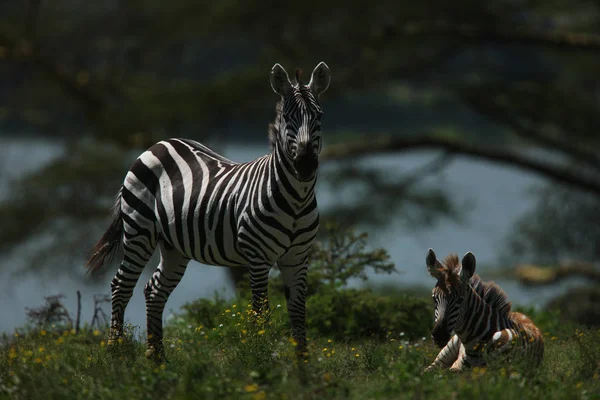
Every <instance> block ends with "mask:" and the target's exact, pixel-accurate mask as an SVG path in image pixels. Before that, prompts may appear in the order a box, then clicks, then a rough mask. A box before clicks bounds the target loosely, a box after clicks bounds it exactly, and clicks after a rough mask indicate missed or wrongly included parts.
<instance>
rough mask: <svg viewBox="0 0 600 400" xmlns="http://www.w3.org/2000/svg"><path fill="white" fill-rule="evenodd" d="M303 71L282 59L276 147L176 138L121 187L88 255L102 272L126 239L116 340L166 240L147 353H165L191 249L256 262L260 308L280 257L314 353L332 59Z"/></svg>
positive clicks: (295, 317) (149, 302)
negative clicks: (319, 192) (321, 167)
mask: <svg viewBox="0 0 600 400" xmlns="http://www.w3.org/2000/svg"><path fill="white" fill-rule="evenodd" d="M301 78H302V77H301V71H300V70H297V71H296V82H295V83H294V84H292V82H290V79H289V77H288V74H287V72H286V71H285V69H284V68H283V67H282V66H281V65H279V64H275V65H274V66H273V69H272V70H271V86H272V88H273V90H274V91H275V92H276V93H277V94H279V95H280V96H281V98H280V100H279V102H278V103H277V106H276V118H275V121H274V123H272V124H270V125H269V141H270V145H271V153H270V154H268V155H266V156H263V157H260V158H258V159H256V160H254V161H250V162H246V163H236V162H233V161H230V160H228V159H226V158H224V157H222V156H221V155H219V154H217V153H215V152H214V151H212V150H211V149H209V148H207V147H206V146H204V145H202V144H200V143H197V142H194V141H192V140H187V139H169V140H165V141H161V142H158V143H156V144H155V145H153V146H152V147H150V148H149V149H148V150H147V151H146V152H144V153H143V154H142V155H141V156H139V158H138V159H137V160H136V161H135V163H134V164H133V166H132V167H131V169H130V170H129V172H128V173H127V176H126V177H125V182H124V183H123V185H122V187H121V190H120V191H119V194H118V196H117V200H116V204H115V206H114V211H113V214H114V218H113V220H112V223H111V225H110V226H109V228H108V230H107V231H106V232H105V233H104V236H102V238H101V239H100V241H99V242H98V243H97V244H96V245H95V247H94V249H93V251H92V254H91V256H90V259H89V260H88V262H87V267H88V269H89V270H90V271H91V272H96V271H98V270H99V269H101V268H102V266H103V265H105V264H107V263H108V262H109V261H110V259H111V257H112V256H113V255H114V253H115V252H116V251H117V250H118V249H119V248H120V247H121V246H122V248H123V252H124V257H123V261H122V262H121V265H120V268H119V270H118V272H117V274H116V275H115V277H114V278H113V280H112V282H111V289H112V317H111V326H110V335H109V344H113V343H114V342H115V340H116V339H118V338H119V337H121V336H122V335H123V321H124V316H125V308H126V307H127V304H128V302H129V299H130V298H131V295H132V292H133V288H134V286H135V284H136V282H137V280H138V278H139V276H140V273H141V272H142V269H143V268H144V267H145V265H146V263H147V262H148V260H149V259H150V257H151V255H152V253H153V252H154V250H155V249H156V247H157V246H158V247H159V248H160V263H159V265H158V268H157V269H156V272H154V274H153V275H152V278H151V279H150V281H149V282H148V283H147V284H146V286H145V289H144V294H145V297H146V317H147V324H148V326H147V330H148V342H147V351H146V355H147V356H148V357H151V358H155V359H158V360H160V359H162V358H163V357H164V347H163V343H162V335H163V327H162V315H163V310H164V307H165V303H166V302H167V299H168V298H169V295H170V294H171V292H172V291H173V290H174V289H175V287H176V286H177V284H178V283H179V281H180V280H181V278H182V277H183V275H184V273H185V270H186V267H187V264H188V262H189V261H190V260H192V259H193V260H197V261H199V262H201V263H204V264H209V265H218V266H228V267H243V266H249V270H250V285H251V288H252V305H253V309H254V311H256V312H257V313H260V312H263V311H265V310H266V309H267V308H268V297H267V283H268V275H269V271H270V269H271V267H272V266H273V264H275V263H277V265H278V267H279V269H280V271H281V275H282V278H283V282H284V289H285V296H286V300H287V307H288V313H289V317H290V321H291V325H292V334H293V338H294V339H295V340H296V342H297V347H296V350H297V353H298V354H299V355H302V354H305V352H306V312H305V309H306V300H305V293H306V273H307V257H308V253H309V250H310V248H311V245H312V243H313V240H314V238H315V236H316V234H317V230H318V228H319V212H318V209H317V200H316V197H315V193H314V187H315V183H316V179H317V167H318V154H319V152H320V150H321V118H322V116H323V110H322V108H321V105H320V103H319V99H318V98H319V96H320V95H321V94H322V93H323V92H325V90H327V88H328V87H329V83H330V79H331V78H330V71H329V68H328V67H327V65H326V64H325V63H323V62H321V63H320V64H319V65H317V66H316V68H315V69H314V70H313V72H312V75H311V79H310V83H309V84H308V85H304V84H303V83H302V81H301Z"/></svg>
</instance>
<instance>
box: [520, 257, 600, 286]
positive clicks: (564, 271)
mask: <svg viewBox="0 0 600 400" xmlns="http://www.w3.org/2000/svg"><path fill="white" fill-rule="evenodd" d="M515 276H516V277H517V279H518V280H519V282H521V283H522V284H524V285H528V286H542V285H550V284H553V283H556V282H559V281H561V280H563V279H566V278H570V277H574V276H582V277H584V278H587V279H589V280H590V281H593V282H600V270H599V269H598V268H595V267H594V265H593V264H591V263H587V262H582V261H572V262H564V263H561V264H559V265H557V266H552V267H540V266H537V265H530V264H521V265H517V267H516V268H515Z"/></svg>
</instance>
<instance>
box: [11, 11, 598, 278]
mask: <svg viewBox="0 0 600 400" xmlns="http://www.w3.org/2000/svg"><path fill="white" fill-rule="evenodd" d="M0 3H1V4H0V87H1V88H2V90H0V126H1V127H2V131H3V132H9V131H10V132H17V133H18V134H21V133H22V132H30V131H33V132H36V133H37V134H39V135H41V136H44V137H46V138H51V139H54V140H60V141H64V142H65V143H66V144H67V147H69V146H72V145H73V144H74V143H77V142H78V141H80V140H81V139H82V137H84V138H85V137H89V136H92V137H93V138H94V140H95V143H101V144H103V145H104V144H106V143H111V144H117V145H118V146H121V147H123V148H126V149H136V151H137V150H140V149H143V148H146V147H147V146H148V145H150V144H152V143H154V142H155V141H157V140H158V139H163V138H165V137H169V136H186V137H190V138H194V139H198V140H203V141H206V140H211V139H212V141H213V142H212V143H210V144H215V142H216V141H217V140H218V141H219V143H223V142H227V143H231V142H233V141H238V142H239V143H243V144H245V143H247V142H248V141H254V139H250V138H256V140H259V138H261V137H262V138H264V139H265V149H266V138H265V136H266V134H265V133H262V134H261V133H259V132H261V131H263V132H264V127H265V125H266V121H268V119H269V118H272V114H273V105H274V101H275V98H274V97H273V93H272V92H271V91H270V89H269V88H268V83H267V82H268V81H267V76H268V70H269V68H270V67H271V66H272V65H273V63H274V62H280V63H282V64H284V65H286V67H288V68H293V67H294V66H296V65H298V66H301V67H304V68H309V67H310V66H313V65H315V62H317V61H320V60H325V61H327V63H328V64H329V65H330V67H331V68H332V71H333V74H334V75H333V76H334V81H333V84H332V85H331V88H330V89H329V91H328V92H327V95H326V96H325V98H324V99H323V100H324V103H328V104H324V108H325V109H326V110H327V111H326V119H327V121H325V122H324V124H325V125H324V127H325V129H326V130H327V131H328V134H329V133H332V134H335V133H336V132H335V131H336V130H337V131H338V133H339V132H343V134H340V135H337V141H338V142H341V144H346V143H345V142H347V141H348V140H349V139H351V138H361V139H359V140H352V143H351V144H354V146H355V147H358V148H359V149H362V150H364V149H363V147H364V145H365V144H368V143H371V142H372V141H374V139H376V137H375V136H377V137H395V138H397V137H410V138H415V137H417V138H421V137H426V138H428V139H431V143H429V144H427V145H426V146H424V147H419V146H404V147H403V146H396V147H395V148H392V147H391V146H385V147H384V148H383V149H381V150H380V151H378V153H381V152H386V153H390V152H402V151H407V150H420V149H424V148H425V149H440V148H444V146H442V145H443V144H444V143H441V142H439V141H436V140H438V139H440V138H445V139H447V138H448V136H450V135H449V134H448V132H450V133H451V136H452V140H453V143H454V142H455V143H456V146H453V147H452V149H453V150H452V151H454V152H456V153H461V154H468V155H471V156H479V157H483V158H484V159H488V160H490V159H491V160H493V161H500V162H503V163H506V164H509V165H516V166H520V167H526V168H529V170H533V171H536V172H538V173H541V174H543V175H545V176H549V177H553V178H558V177H564V178H563V179H562V181H563V182H570V183H572V184H575V185H579V187H588V188H589V187H592V188H595V191H596V194H598V192H599V191H600V186H598V183H597V180H596V179H594V176H596V175H598V168H599V166H600V162H599V161H598V157H597V155H596V154H595V153H594V151H593V149H595V148H597V145H598V140H599V137H598V135H596V134H595V133H596V132H597V131H598V129H597V127H598V124H599V121H600V120H599V117H598V113H597V112H596V110H597V109H598V96H597V95H596V92H597V87H595V86H594V85H593V84H590V82H592V83H593V82H595V81H596V75H597V53H596V52H597V49H598V45H597V42H598V40H597V39H598V36H597V35H598V34H599V33H600V31H599V30H598V29H599V28H598V27H600V23H599V21H600V12H599V10H600V8H599V5H598V2H578V3H573V2H567V1H566V0H559V1H553V2H550V3H549V2H541V1H538V0H525V1H518V2H514V1H500V2H495V3H494V4H491V5H488V4H487V3H483V2H480V1H475V0H461V1H459V2H458V3H456V6H454V7H448V5H447V2H445V1H443V0H432V1H428V2H413V3H410V4H407V3H406V2H378V3H373V2H370V1H365V0H359V1H354V2H351V3H348V4H346V3H341V2H333V3H328V4H322V2H315V3H313V2H311V1H309V2H307V3H305V4H304V7H303V8H302V9H296V10H295V11H294V12H293V13H290V12H289V10H288V6H287V5H286V4H284V3H273V4H270V3H269V4H266V3H264V2H258V1H239V0H227V1H225V2H198V1H190V0H173V1H170V2H168V3H165V2H160V1H157V0H149V1H144V2H142V1H139V0H135V1H116V2H109V3H106V2H99V3H94V4H91V3H89V2H88V3H86V2H83V1H71V0H54V1H51V2H48V1H46V2H42V1H37V0H32V1H21V0H5V1H3V2H0ZM315 10H319V12H315ZM432 10H434V11H432ZM107 21H110V23H107ZM539 27H543V29H539ZM595 43H596V44H595ZM329 137H330V138H332V139H333V138H334V137H335V136H334V135H331V136H329ZM332 143H333V140H332V141H326V143H325V146H324V154H323V155H324V156H325V155H326V154H325V153H326V152H327V151H328V147H329V146H330V145H331V144H332ZM490 143H493V144H494V147H495V148H500V150H498V151H495V152H492V153H490V152H489V150H488V151H487V152H486V151H484V150H486V146H487V145H489V144H490ZM515 144H517V145H519V146H522V147H525V148H526V150H528V149H530V148H531V147H536V148H542V149H544V150H546V151H547V153H548V154H549V155H550V156H549V157H543V160H542V161H543V162H542V163H541V167H540V168H533V167H532V163H534V164H535V165H538V166H539V164H540V163H539V162H538V163H535V162H536V161H539V160H537V159H536V157H534V154H533V152H529V151H512V150H514V145H515ZM97 150H98V153H103V152H106V151H107V150H106V148H105V147H104V146H98V149H97ZM446 150H448V148H447V147H446ZM109 153H110V151H109ZM339 153H340V152H338V154H339ZM330 154H331V153H330ZM371 154H372V153H371ZM363 155H364V154H363ZM360 156H361V154H360V152H358V153H356V154H353V155H352V157H346V159H350V161H352V163H349V165H336V168H339V169H340V171H341V172H340V173H336V171H333V173H331V176H332V178H333V180H335V183H336V184H337V185H339V186H337V187H335V185H334V190H337V188H339V187H340V186H344V185H346V186H347V185H348V184H351V185H356V186H358V187H359V189H360V190H359V196H356V197H352V196H347V198H350V199H353V200H354V199H357V200H358V201H357V202H354V203H353V202H350V203H351V204H346V203H345V202H343V201H340V202H339V203H340V207H339V208H338V209H337V210H336V209H332V210H328V211H329V212H330V215H331V216H332V217H333V218H336V219H338V220H339V219H344V220H349V221H352V222H359V221H360V222H362V221H365V219H367V221H368V222H371V223H373V224H377V225H379V224H385V223H389V222H390V220H391V218H389V216H390V215H391V212H392V211H394V210H395V211H398V212H396V216H400V217H402V222H403V223H405V224H407V225H409V226H411V229H412V228H414V226H427V227H430V226H432V225H433V224H434V223H435V222H436V221H437V220H438V219H439V218H445V217H448V216H450V217H456V215H457V214H458V210H457V208H456V207H455V206H454V204H453V198H452V197H451V196H449V193H447V191H446V190H442V189H441V188H444V185H435V187H431V186H426V187H421V185H420V182H421V180H423V179H424V176H422V175H421V176H419V179H418V180H417V182H416V183H417V184H413V183H415V182H412V183H411V184H410V185H406V177H405V176H397V177H393V176H390V174H389V168H386V167H385V166H383V167H381V166H379V165H378V168H377V170H374V171H368V170H365V171H364V172H361V173H355V168H354V167H353V165H356V163H355V162H356V158H358V157H360ZM78 157H79V152H78V151H69V152H67V154H65V156H64V160H61V165H62V166H68V167H69V168H70V169H71V172H72V173H65V169H64V168H54V167H53V168H48V169H47V170H41V171H39V172H40V173H39V174H38V176H37V177H35V176H28V177H25V178H23V180H22V181H21V184H18V185H15V186H14V187H11V190H10V191H11V192H15V193H16V192H22V196H17V199H16V200H15V199H11V200H10V201H7V202H5V203H3V204H0V219H1V220H3V230H2V232H4V233H6V234H0V236H1V239H2V240H1V241H0V246H2V249H3V250H5V249H7V248H9V249H10V248H12V247H15V246H18V245H21V244H23V242H25V241H27V240H28V239H31V238H34V239H37V237H36V236H35V235H36V234H38V233H39V232H48V231H49V232H52V233H54V229H56V226H55V225H56V221H57V220H60V221H61V222H62V221H65V220H66V221H67V222H68V223H69V224H68V225H69V226H68V230H69V231H71V232H75V231H77V234H75V235H74V239H73V240H69V241H67V244H66V245H62V246H60V247H59V246H58V244H54V245H53V246H52V248H53V250H54V252H55V253H59V251H61V250H63V249H64V248H65V247H67V248H68V247H70V246H72V247H74V248H85V247H88V246H89V245H90V244H91V243H93V241H94V239H93V238H92V237H89V235H86V233H87V232H90V231H93V230H92V229H90V226H83V223H82V221H93V223H94V224H96V225H98V226H100V225H101V224H100V219H101V218H100V217H99V216H100V215H104V214H103V213H105V212H106V214H107V207H106V206H98V204H97V202H96V200H97V198H109V197H112V196H114V193H115V192H116V190H117V189H118V182H117V180H118V179H122V177H123V175H124V171H123V170H122V169H121V168H120V167H116V166H119V164H120V161H116V162H115V161H108V160H105V161H102V157H101V156H100V157H98V158H96V157H86V158H85V159H84V161H85V162H83V163H71V162H70V159H71V158H75V159H77V158H78ZM323 158H324V160H326V158H325V157H323ZM563 159H567V160H569V161H572V162H573V164H575V165H576V167H577V168H576V169H575V170H573V171H569V170H567V168H564V165H563V164H565V163H563ZM129 160H130V161H131V160H132V158H130V159H129ZM113 167H114V168H113ZM380 167H381V168H380ZM583 169H585V170H589V171H590V173H589V174H583V173H582V174H580V171H581V170H583ZM79 170H81V171H83V172H84V173H83V175H84V178H85V179H84V180H83V185H82V180H81V179H80V178H81V177H80V176H78V174H77V173H75V172H76V171H79ZM114 170H117V171H118V177H119V178H118V179H115V178H114V174H113V172H115V171H114ZM566 172H570V173H566ZM57 177H58V178H62V179H57ZM586 177H587V178H586ZM384 178H385V179H384ZM584 178H586V179H584ZM408 180H409V181H411V179H410V177H409V179H408ZM412 181H414V180H412ZM40 182H42V184H41V185H40V189H41V190H36V185H37V184H38V183H40ZM43 182H48V183H50V184H51V185H53V186H56V187H57V188H60V190H56V191H54V190H52V189H49V188H48V186H47V185H44V184H43ZM432 186H433V185H432ZM79 189H81V190H79ZM57 192H58V193H57ZM90 193H92V194H93V196H94V198H93V199H92V201H89V200H90V198H89V194H90ZM96 197H97V198H96ZM596 197H597V196H596ZM20 199H26V200H27V201H19V200H20ZM40 199H41V200H40ZM48 203H50V204H48ZM373 209H375V212H371V210H373ZM365 211H368V212H365ZM395 222H396V221H395ZM590 226H593V225H590ZM66 231H67V229H65V230H64V231H63V232H62V233H64V232H66ZM54 236H57V235H54ZM76 239H78V240H76ZM45 250H47V249H45ZM47 254H48V251H45V254H44V256H45V255H47ZM78 255H80V254H78ZM42 257H43V256H42ZM55 258H56V257H55ZM64 261H65V260H64V259H60V260H56V261H55V262H54V264H55V265H61V267H62V266H63V265H64V264H65V262H64ZM30 264H37V263H30ZM48 264H49V262H45V263H44V265H48ZM55 270H57V271H61V272H62V271H65V270H66V269H65V268H60V269H58V268H56V269H55Z"/></svg>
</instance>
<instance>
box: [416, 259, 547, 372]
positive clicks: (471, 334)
mask: <svg viewBox="0 0 600 400" xmlns="http://www.w3.org/2000/svg"><path fill="white" fill-rule="evenodd" d="M426 264H427V270H428V271H429V274H431V276H432V277H434V278H436V279H437V283H436V285H435V287H434V288H433V295H432V297H433V300H434V302H435V326H434V328H433V331H432V338H433V340H434V342H435V343H436V344H437V345H438V346H439V347H443V348H442V350H441V351H440V352H439V354H438V356H437V357H436V359H435V361H434V362H433V363H432V364H431V365H430V366H429V367H427V369H426V370H431V369H433V368H435V367H442V368H449V367H450V370H451V371H461V370H463V369H464V368H466V367H475V366H483V365H485V364H486V358H487V357H488V356H491V359H492V360H493V359H495V358H496V359H498V358H500V355H505V356H508V358H513V359H521V360H524V361H526V362H528V363H529V366H531V367H536V366H537V365H539V363H540V362H541V361H542V358H543V355H544V339H543V337H542V333H541V332H540V330H539V329H538V328H537V327H536V326H535V325H534V323H533V322H532V321H531V320H530V319H529V318H528V317H527V316H525V315H524V314H521V313H518V312H511V303H510V302H509V301H508V299H507V296H506V293H504V291H503V290H502V289H501V288H500V287H499V286H498V285H496V284H495V283H494V282H483V281H482V280H481V279H480V278H479V276H478V275H477V274H475V256H474V255H473V253H471V252H468V253H467V254H465V256H464V257H463V259H462V262H459V261H458V256H457V255H456V254H452V255H449V256H448V257H446V258H445V260H444V262H440V261H438V259H437V257H436V255H435V253H434V252H433V250H432V249H429V251H428V252H427V257H426ZM453 331H454V332H455V335H454V336H452V338H451V337H450V335H451V333H452V332H453Z"/></svg>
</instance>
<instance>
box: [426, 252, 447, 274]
mask: <svg viewBox="0 0 600 400" xmlns="http://www.w3.org/2000/svg"><path fill="white" fill-rule="evenodd" d="M425 264H426V265H427V271H429V275H431V276H433V277H434V278H436V279H440V278H441V277H442V276H443V275H444V274H443V273H442V270H443V268H444V267H443V266H442V264H441V263H440V262H439V261H438V259H437V256H436V255H435V252H434V251H433V249H429V250H428V251H427V256H426V257H425Z"/></svg>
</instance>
